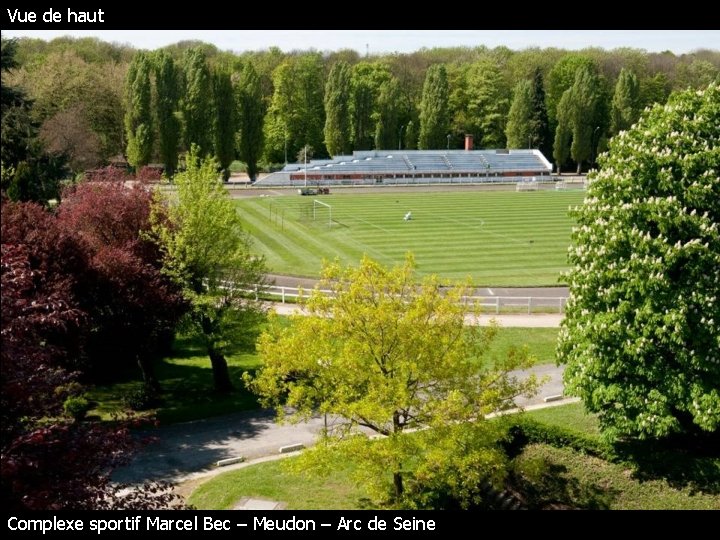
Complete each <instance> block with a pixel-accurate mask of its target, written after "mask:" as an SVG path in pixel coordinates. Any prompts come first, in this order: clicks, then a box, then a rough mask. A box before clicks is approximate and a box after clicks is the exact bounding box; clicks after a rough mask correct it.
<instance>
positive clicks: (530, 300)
mask: <svg viewBox="0 0 720 540" xmlns="http://www.w3.org/2000/svg"><path fill="white" fill-rule="evenodd" d="M531 308H532V296H528V315H530V313H531Z"/></svg>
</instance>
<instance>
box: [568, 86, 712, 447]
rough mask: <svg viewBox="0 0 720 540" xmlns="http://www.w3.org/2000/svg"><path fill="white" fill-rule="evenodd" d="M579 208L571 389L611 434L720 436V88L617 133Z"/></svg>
mask: <svg viewBox="0 0 720 540" xmlns="http://www.w3.org/2000/svg"><path fill="white" fill-rule="evenodd" d="M600 165H601V170H600V172H596V173H593V174H592V175H591V183H590V186H589V188H588V193H587V197H586V199H585V204H584V205H583V206H582V207H581V208H578V209H577V210H576V212H575V215H576V218H577V221H578V226H577V227H576V228H575V229H574V233H573V240H574V247H571V248H570V256H569V259H570V263H571V265H572V270H571V271H570V272H569V274H568V283H569V286H570V299H569V301H568V309H567V317H566V318H565V320H564V322H563V325H562V329H561V332H560V338H559V343H558V358H559V361H560V362H563V363H567V368H566V370H565V384H566V388H567V390H568V391H569V393H571V394H574V395H577V396H580V397H581V398H582V399H583V401H584V403H585V407H586V408H587V409H588V410H589V411H592V412H596V413H598V414H599V416H600V421H601V423H602V425H603V428H604V429H605V430H606V433H607V434H608V435H610V436H611V437H618V436H631V437H637V438H640V439H647V438H658V437H663V436H666V435H669V434H673V433H683V432H692V431H698V430H699V431H706V432H713V431H715V430H718V429H720V303H719V300H720V224H719V221H720V87H719V86H718V84H717V83H715V84H713V85H711V86H710V87H708V88H707V89H706V90H704V91H688V92H683V93H680V94H677V95H674V96H673V97H672V98H671V99H670V100H669V102H668V104H667V105H665V106H655V108H653V109H652V110H650V111H646V113H645V114H644V115H643V117H642V118H641V119H640V120H639V122H638V123H637V124H636V125H635V126H634V127H633V128H631V129H630V130H629V131H625V132H621V133H620V134H619V135H618V136H617V137H615V138H614V139H613V140H612V141H611V143H610V150H609V152H608V153H607V154H605V155H604V156H602V157H601V159H600Z"/></svg>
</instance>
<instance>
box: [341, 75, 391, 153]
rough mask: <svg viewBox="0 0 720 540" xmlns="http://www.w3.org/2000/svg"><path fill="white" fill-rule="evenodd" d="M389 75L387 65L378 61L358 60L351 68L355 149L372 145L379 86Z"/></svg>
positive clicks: (351, 108)
mask: <svg viewBox="0 0 720 540" xmlns="http://www.w3.org/2000/svg"><path fill="white" fill-rule="evenodd" d="M390 77H391V75H390V69H389V68H388V66H387V65H386V64H382V63H379V62H360V63H358V64H356V65H355V66H354V67H353V69H352V77H351V82H350V88H351V100H350V114H351V117H352V142H353V148H354V149H355V150H369V149H370V148H372V147H373V142H374V138H375V124H376V122H377V114H376V113H377V100H378V96H379V95H380V88H381V86H382V85H383V84H384V83H386V82H387V81H389V80H390Z"/></svg>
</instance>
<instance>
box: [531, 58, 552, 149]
mask: <svg viewBox="0 0 720 540" xmlns="http://www.w3.org/2000/svg"><path fill="white" fill-rule="evenodd" d="M530 134H531V135H532V141H531V146H532V147H533V148H539V149H540V151H541V152H542V153H543V154H544V155H545V156H550V154H551V153H552V139H551V136H550V121H549V120H548V113H547V107H546V105H545V87H544V81H543V76H542V72H541V71H540V69H539V68H536V69H535V74H534V75H533V80H532V118H531V120H530Z"/></svg>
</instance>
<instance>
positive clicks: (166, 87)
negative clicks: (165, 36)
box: [155, 51, 181, 176]
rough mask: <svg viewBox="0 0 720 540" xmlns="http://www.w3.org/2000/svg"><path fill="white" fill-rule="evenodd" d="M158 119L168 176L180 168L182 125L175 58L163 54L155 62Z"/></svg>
mask: <svg viewBox="0 0 720 540" xmlns="http://www.w3.org/2000/svg"><path fill="white" fill-rule="evenodd" d="M155 88H156V90H157V92H156V93H157V96H156V99H155V107H156V109H155V117H156V119H157V128H158V135H159V139H160V140H159V144H158V151H159V154H160V160H161V161H162V162H163V164H164V165H165V173H166V174H167V175H168V176H173V175H174V174H175V170H176V169H177V157H178V144H179V142H180V135H181V124H180V120H179V118H178V106H179V104H178V101H179V96H180V80H179V73H178V69H177V66H176V65H175V61H174V60H173V59H172V57H171V56H170V55H169V54H168V53H167V52H165V51H160V52H159V53H158V55H157V57H156V59H155Z"/></svg>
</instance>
